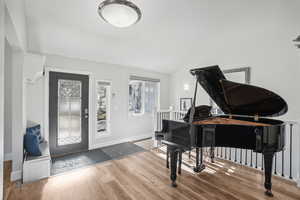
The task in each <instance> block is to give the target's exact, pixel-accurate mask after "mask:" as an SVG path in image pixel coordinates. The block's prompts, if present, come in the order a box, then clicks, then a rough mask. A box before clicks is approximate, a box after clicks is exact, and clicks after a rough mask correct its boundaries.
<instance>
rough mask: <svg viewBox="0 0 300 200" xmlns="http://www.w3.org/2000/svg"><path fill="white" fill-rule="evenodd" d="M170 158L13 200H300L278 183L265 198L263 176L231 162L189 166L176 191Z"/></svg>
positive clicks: (63, 178)
mask: <svg viewBox="0 0 300 200" xmlns="http://www.w3.org/2000/svg"><path fill="white" fill-rule="evenodd" d="M164 157H165V156H164V155H163V154H161V153H159V152H158V151H154V152H142V153H137V154H133V155H130V156H127V157H125V158H123V159H120V160H113V161H108V162H104V163H100V164H97V165H93V166H91V167H87V168H83V169H78V170H74V171H71V172H68V173H65V174H61V175H58V176H54V177H51V178H48V179H45V180H41V181H38V182H34V183H30V184H25V185H22V186H21V187H16V186H14V187H13V188H12V189H11V192H10V194H9V196H8V199H9V200H21V199H22V200H38V199H44V200H66V199H72V200H94V199H105V200H114V199H120V200H127V199H128V200H144V199H145V200H147V199H149V200H150V199H151V200H152V199H155V200H156V199H165V200H176V199H178V200H179V199H180V200H212V199H215V200H238V199H246V200H254V199H258V200H263V199H273V200H279V199H280V200H292V199H298V200H299V199H300V189H299V188H297V187H296V186H295V184H293V183H291V182H289V181H285V180H282V179H280V178H274V179H273V193H274V195H275V196H274V197H273V198H269V197H266V196H265V195H264V188H263V176H262V174H261V172H259V171H257V170H253V169H250V168H247V167H242V166H239V165H235V164H232V163H229V162H226V161H221V160H216V162H215V163H214V164H212V163H207V164H206V165H207V168H206V169H205V171H203V172H202V173H199V174H194V173H193V171H192V170H191V169H190V168H189V167H186V166H185V165H184V166H183V169H182V175H180V176H179V177H178V181H177V183H178V187H177V188H172V187H170V180H169V170H168V169H166V167H165V160H164V159H162V158H164Z"/></svg>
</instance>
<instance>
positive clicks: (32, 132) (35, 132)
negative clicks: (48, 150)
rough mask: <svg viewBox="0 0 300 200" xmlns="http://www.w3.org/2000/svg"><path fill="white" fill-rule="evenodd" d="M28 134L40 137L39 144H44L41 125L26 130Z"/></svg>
mask: <svg viewBox="0 0 300 200" xmlns="http://www.w3.org/2000/svg"><path fill="white" fill-rule="evenodd" d="M26 134H30V135H36V136H37V137H38V141H39V143H42V142H43V138H42V135H41V125H39V124H38V125H35V126H32V127H28V128H26Z"/></svg>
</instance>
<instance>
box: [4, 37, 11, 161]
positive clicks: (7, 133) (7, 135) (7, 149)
mask: <svg viewBox="0 0 300 200" xmlns="http://www.w3.org/2000/svg"><path fill="white" fill-rule="evenodd" d="M11 62H12V49H11V47H10V44H9V43H8V42H7V40H5V60H4V63H5V67H4V74H5V79H4V92H5V93H4V116H5V118H4V141H5V143H4V158H5V160H11V159H12V156H11V154H12V63H11Z"/></svg>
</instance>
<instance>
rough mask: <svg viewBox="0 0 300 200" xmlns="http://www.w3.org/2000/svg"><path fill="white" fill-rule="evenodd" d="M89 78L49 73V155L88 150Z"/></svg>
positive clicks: (78, 75)
mask: <svg viewBox="0 0 300 200" xmlns="http://www.w3.org/2000/svg"><path fill="white" fill-rule="evenodd" d="M88 118H89V76H88V75H81V74H71V73H62V72H49V143H50V152H51V156H59V155H65V154H70V153H76V152H82V151H87V150H88V137H89V136H88V133H89V130H88V128H89V120H88Z"/></svg>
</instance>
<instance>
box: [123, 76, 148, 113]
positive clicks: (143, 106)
mask: <svg viewBox="0 0 300 200" xmlns="http://www.w3.org/2000/svg"><path fill="white" fill-rule="evenodd" d="M130 82H142V99H141V101H142V112H141V113H134V112H130V111H129V98H130V96H129V84H130ZM144 89H145V82H144V81H141V80H130V79H129V82H128V109H127V110H128V114H129V115H131V116H143V115H144V114H145V105H144V104H145V102H144V101H145V92H144Z"/></svg>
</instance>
